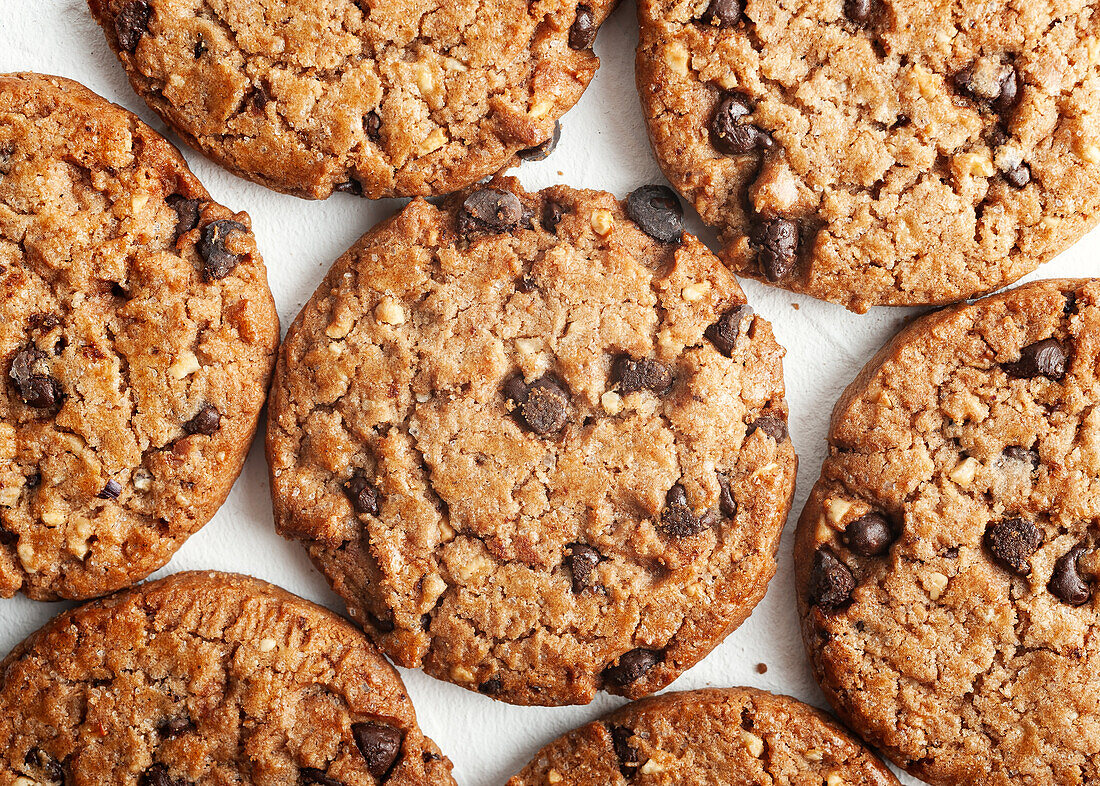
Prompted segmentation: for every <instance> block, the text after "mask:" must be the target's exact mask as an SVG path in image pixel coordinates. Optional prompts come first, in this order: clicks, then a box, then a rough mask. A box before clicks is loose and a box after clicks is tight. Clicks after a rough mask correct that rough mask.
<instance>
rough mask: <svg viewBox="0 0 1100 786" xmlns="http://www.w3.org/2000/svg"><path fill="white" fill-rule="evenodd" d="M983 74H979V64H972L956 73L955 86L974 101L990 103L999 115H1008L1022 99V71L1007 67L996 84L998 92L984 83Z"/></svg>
mask: <svg viewBox="0 0 1100 786" xmlns="http://www.w3.org/2000/svg"><path fill="white" fill-rule="evenodd" d="M983 76H984V75H983V74H979V68H978V66H977V65H976V64H975V65H971V66H968V67H967V68H964V69H963V70H962V71H960V72H959V73H957V74H955V80H954V81H955V87H956V88H957V89H958V90H959V92H961V93H962V94H963V95H965V96H966V97H967V98H970V99H971V100H973V101H981V102H986V103H988V104H989V106H990V108H991V109H993V111H994V112H996V113H997V114H999V115H1002V116H1004V115H1007V114H1009V113H1010V112H1011V111H1012V109H1013V108H1014V107H1015V106H1016V104H1017V103H1019V101H1020V89H1021V88H1022V86H1023V85H1022V83H1021V81H1020V73H1019V72H1018V71H1017V70H1016V68H1015V67H1014V66H1009V67H1008V68H1006V69H1005V71H1004V74H1003V76H1002V77H1001V81H1000V83H999V84H997V86H996V90H997V92H996V93H994V94H991V93H990V92H989V87H990V86H989V84H988V83H983V79H982V77H983Z"/></svg>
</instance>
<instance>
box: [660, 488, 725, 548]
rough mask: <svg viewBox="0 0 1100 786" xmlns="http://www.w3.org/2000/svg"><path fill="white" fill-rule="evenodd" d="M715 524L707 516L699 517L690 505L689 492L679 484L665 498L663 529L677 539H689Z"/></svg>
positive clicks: (662, 515) (662, 513) (662, 519)
mask: <svg viewBox="0 0 1100 786" xmlns="http://www.w3.org/2000/svg"><path fill="white" fill-rule="evenodd" d="M712 523H713V522H712V521H711V520H710V519H709V518H708V517H707V516H697V515H695V511H694V510H692V509H691V506H690V505H689V504H688V498H687V492H686V491H684V487H683V486H681V485H680V484H679V483H677V484H676V485H675V486H673V487H672V488H670V489H669V490H668V494H667V495H666V496H665V507H664V509H663V510H662V511H661V529H662V530H663V531H664V532H665V533H666V534H668V535H671V536H673V537H675V538H688V537H691V536H692V535H698V534H699V533H700V532H702V531H703V530H705V529H706V528H707V527H709V526H710V525H711V524H712Z"/></svg>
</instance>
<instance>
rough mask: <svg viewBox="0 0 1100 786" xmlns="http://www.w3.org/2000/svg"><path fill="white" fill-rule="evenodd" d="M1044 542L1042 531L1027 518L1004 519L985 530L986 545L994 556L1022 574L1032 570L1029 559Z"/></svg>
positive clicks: (1007, 566)
mask: <svg viewBox="0 0 1100 786" xmlns="http://www.w3.org/2000/svg"><path fill="white" fill-rule="evenodd" d="M1042 544H1043V535H1042V533H1041V532H1039V530H1038V529H1037V528H1036V527H1035V525H1034V524H1032V523H1031V522H1030V521H1027V520H1025V519H1018V518H1017V519H1002V520H1001V521H998V522H996V523H994V524H991V525H990V526H989V528H988V529H987V530H986V531H985V545H986V547H987V548H988V549H989V550H990V552H992V554H993V556H994V557H995V558H996V559H997V561H998V562H1000V563H1001V564H1002V565H1003V566H1004V567H1006V568H1008V569H1009V570H1011V571H1013V572H1015V573H1019V574H1020V575H1024V574H1027V573H1029V572H1030V571H1031V565H1030V564H1029V563H1028V560H1029V559H1030V558H1031V555H1032V554H1034V553H1035V552H1036V551H1038V550H1039V546H1041V545H1042Z"/></svg>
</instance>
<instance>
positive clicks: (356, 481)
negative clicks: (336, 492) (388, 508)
mask: <svg viewBox="0 0 1100 786" xmlns="http://www.w3.org/2000/svg"><path fill="white" fill-rule="evenodd" d="M344 493H345V494H347V495H348V499H349V500H351V506H352V507H353V508H355V512H356V513H368V514H370V515H371V516H377V515H378V513H379V511H380V510H381V505H380V504H379V495H378V489H377V488H375V487H374V484H372V483H371V482H370V481H369V480H367V479H366V477H364V476H363V475H362V474H361V473H360V472H356V473H355V474H353V475H352V476H351V479H350V480H349V481H348V482H347V483H345V484H344Z"/></svg>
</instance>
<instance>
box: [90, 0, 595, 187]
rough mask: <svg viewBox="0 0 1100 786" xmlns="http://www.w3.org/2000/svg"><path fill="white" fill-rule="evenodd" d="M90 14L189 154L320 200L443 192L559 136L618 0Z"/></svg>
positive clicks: (105, 10)
mask: <svg viewBox="0 0 1100 786" xmlns="http://www.w3.org/2000/svg"><path fill="white" fill-rule="evenodd" d="M88 4H89V6H90V7H91V10H92V13H93V15H94V16H95V18H96V20H97V21H98V22H99V24H100V25H101V26H102V27H103V30H104V32H105V33H106V35H107V43H108V44H109V45H110V47H111V49H113V50H114V52H115V53H116V54H117V55H118V57H119V59H120V60H121V61H122V64H123V65H124V66H125V68H126V72H127V74H128V75H129V77H130V82H131V84H133V86H134V89H135V90H136V91H137V92H138V94H140V95H141V96H142V98H144V99H145V101H146V102H147V103H148V104H149V106H150V107H152V109H153V110H154V111H155V112H157V113H158V114H159V115H160V116H161V117H162V118H164V121H165V122H166V123H167V124H168V125H170V126H171V127H172V128H174V129H175V130H176V131H177V132H179V134H180V135H181V136H183V138H184V139H186V140H187V141H188V143H189V144H191V145H193V146H194V147H196V148H198V149H199V150H201V151H202V152H203V153H205V154H206V155H208V156H210V158H212V159H214V160H215V161H217V162H218V163H219V164H221V165H222V166H224V167H226V168H227V169H229V170H231V171H232V172H235V173H236V174H238V175H240V176H241V177H245V178H248V179H250V180H254V181H256V182H257V183H261V184H262V185H265V186H267V187H268V188H273V189H275V190H277V191H284V192H286V193H290V194H295V195H297V196H301V197H307V198H311V199H324V198H325V197H328V196H329V195H330V194H332V192H333V191H346V192H349V193H353V194H361V195H363V196H368V197H371V198H378V197H385V196H413V195H420V196H430V195H433V194H447V193H450V192H452V191H455V190H457V189H460V188H464V187H466V186H468V185H470V184H472V183H474V182H476V181H477V180H479V179H481V178H483V177H485V176H487V175H491V174H493V173H494V172H497V171H498V170H500V169H502V168H503V167H504V166H505V165H507V164H508V163H509V162H510V161H511V160H512V159H513V156H514V155H515V154H516V153H520V152H523V151H524V150H525V149H526V148H532V147H538V146H540V145H542V143H545V142H548V141H550V140H552V138H553V136H554V134H555V133H556V122H557V120H558V118H560V117H561V115H562V114H563V113H565V112H566V111H567V110H568V109H570V108H571V107H572V106H573V105H574V104H575V103H576V102H577V100H578V99H579V98H580V97H581V93H583V92H584V89H585V87H587V85H588V83H589V81H590V80H591V79H592V77H593V75H594V74H595V73H596V68H597V67H598V65H599V58H597V57H596V56H595V55H594V54H593V53H592V45H593V43H594V42H595V39H596V32H597V30H598V29H599V26H600V25H601V24H602V23H603V21H604V19H605V18H606V17H607V15H608V14H609V13H610V12H611V10H612V9H613V8H614V5H615V0H584V1H583V2H577V0H531V2H528V0H494V2H485V1H484V0H456V1H455V2H449V3H431V2H424V0H408V1H407V2H395V1H391V2H385V3H368V2H366V1H365V0H234V1H233V2H230V1H229V0H88ZM551 144H552V143H551ZM542 152H545V148H543V150H542V151H532V153H533V155H535V156H538V155H541V153H542Z"/></svg>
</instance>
